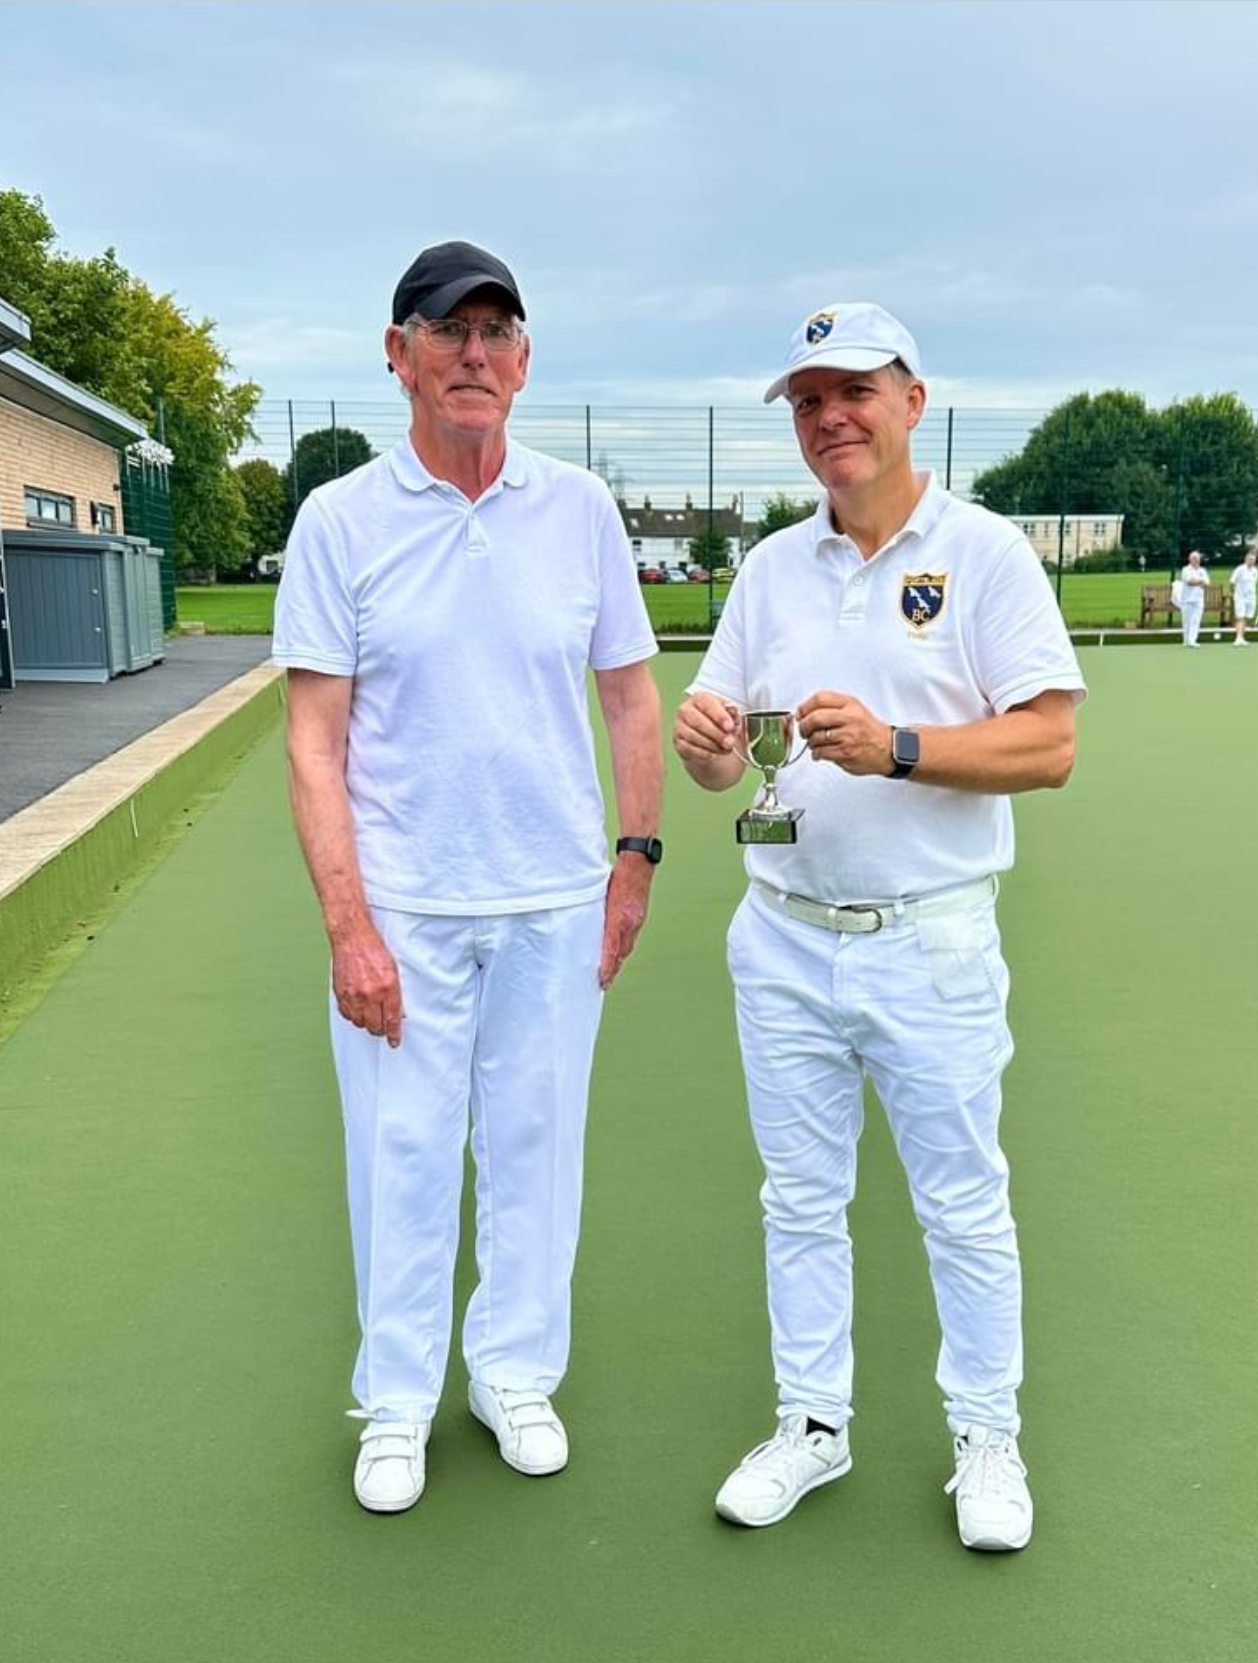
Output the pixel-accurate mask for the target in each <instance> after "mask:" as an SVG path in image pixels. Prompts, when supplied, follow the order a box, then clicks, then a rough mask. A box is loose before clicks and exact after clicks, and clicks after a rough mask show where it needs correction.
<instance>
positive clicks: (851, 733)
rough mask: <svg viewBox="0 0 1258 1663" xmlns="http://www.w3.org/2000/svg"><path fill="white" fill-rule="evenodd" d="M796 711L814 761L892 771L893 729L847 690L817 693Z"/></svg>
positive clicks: (848, 769) (849, 769) (853, 769)
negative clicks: (847, 692)
mask: <svg viewBox="0 0 1258 1663" xmlns="http://www.w3.org/2000/svg"><path fill="white" fill-rule="evenodd" d="M796 715H797V717H798V718H799V731H800V735H801V737H802V738H804V739H806V740H807V741H808V748H809V750H810V751H811V752H812V755H813V761H814V762H833V763H835V764H836V765H837V766H838V767H840V768H842V769H843V771H844V773H846V774H882V775H883V776H884V777H885V776H888V775H890V773H891V729H890V728H889V727H888V725H887V724H886V722H880V721H879V720H878V718H877V717H876V716H875V715H874V714H873V712H872V711H870V710H867V709H866V708H865V706H864V705H863V704H862V703H861V702H860V700H859V699H853V698H851V697H850V696H849V695H848V694H846V693H814V694H813V695H812V697H811V698H810V699H805V700H804V702H803V704H801V705H800V707H799V709H798V711H796Z"/></svg>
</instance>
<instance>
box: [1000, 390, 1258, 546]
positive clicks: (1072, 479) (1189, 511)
mask: <svg viewBox="0 0 1258 1663" xmlns="http://www.w3.org/2000/svg"><path fill="white" fill-rule="evenodd" d="M973 490H974V496H975V498H976V499H977V500H978V501H979V502H981V503H984V504H985V505H986V506H987V507H988V508H992V509H994V510H995V511H996V512H997V513H1001V514H1037V515H1044V514H1058V513H1066V514H1092V513H1096V514H1121V515H1123V548H1124V549H1125V551H1126V553H1127V556H1128V560H1129V563H1134V562H1135V561H1137V560H1138V558H1139V556H1140V555H1144V556H1146V558H1150V559H1152V560H1153V561H1155V562H1158V561H1163V560H1165V561H1166V562H1167V563H1168V564H1170V565H1171V566H1178V565H1179V564H1180V562H1181V561H1182V560H1183V557H1184V555H1185V554H1186V553H1187V552H1188V550H1189V549H1191V548H1199V549H1201V551H1202V553H1203V554H1205V555H1207V556H1209V557H1214V558H1217V557H1218V556H1220V555H1224V556H1226V555H1227V554H1228V553H1230V551H1231V550H1233V549H1234V548H1236V547H1237V546H1238V545H1239V544H1240V543H1241V542H1242V541H1243V540H1244V539H1245V538H1246V537H1247V536H1248V535H1249V534H1250V533H1251V532H1252V531H1253V529H1254V523H1255V517H1256V514H1258V424H1256V423H1255V421H1254V418H1253V416H1252V415H1251V414H1250V412H1249V411H1248V410H1247V409H1246V407H1245V406H1244V405H1243V404H1242V403H1241V401H1240V400H1239V399H1238V398H1236V397H1235V395H1234V394H1232V393H1215V394H1213V395H1211V396H1209V397H1200V396H1199V397H1196V398H1190V399H1186V400H1184V401H1183V402H1182V403H1177V404H1172V405H1170V406H1169V407H1168V408H1167V409H1165V410H1163V411H1156V410H1150V409H1149V408H1148V407H1147V406H1146V404H1145V402H1144V400H1143V399H1142V398H1140V397H1139V395H1138V394H1136V393H1126V392H1118V391H1112V392H1105V393H1097V394H1095V395H1094V394H1090V393H1079V394H1077V395H1076V396H1075V397H1074V398H1071V399H1067V400H1066V402H1065V403H1064V404H1061V405H1059V406H1058V407H1057V409H1056V410H1054V411H1052V412H1051V414H1050V415H1048V416H1046V417H1045V419H1044V420H1043V421H1042V422H1041V423H1040V425H1039V426H1038V427H1037V428H1036V429H1035V431H1034V432H1033V433H1032V434H1031V436H1030V438H1028V440H1027V442H1026V444H1025V445H1024V446H1023V448H1022V450H1021V452H1020V453H1019V454H1018V455H1017V456H1011V457H1006V458H1005V459H1004V460H1003V461H1002V462H998V463H997V464H996V465H995V467H992V468H988V469H987V470H986V471H985V472H983V473H980V474H979V475H977V476H976V478H975V480H974V487H973Z"/></svg>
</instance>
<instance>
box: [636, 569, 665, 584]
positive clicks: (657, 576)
mask: <svg viewBox="0 0 1258 1663" xmlns="http://www.w3.org/2000/svg"><path fill="white" fill-rule="evenodd" d="M664 581H665V578H664V574H663V572H662V571H661V570H660V569H659V567H658V566H639V567H638V582H639V583H663V582H664Z"/></svg>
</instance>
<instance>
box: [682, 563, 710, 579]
mask: <svg viewBox="0 0 1258 1663" xmlns="http://www.w3.org/2000/svg"><path fill="white" fill-rule="evenodd" d="M686 576H687V577H688V578H689V579H690V581H691V583H706V582H707V581H708V574H707V572H706V570H705V569H704V568H703V567H702V566H691V568H690V570H689V571H688V572H687V573H686Z"/></svg>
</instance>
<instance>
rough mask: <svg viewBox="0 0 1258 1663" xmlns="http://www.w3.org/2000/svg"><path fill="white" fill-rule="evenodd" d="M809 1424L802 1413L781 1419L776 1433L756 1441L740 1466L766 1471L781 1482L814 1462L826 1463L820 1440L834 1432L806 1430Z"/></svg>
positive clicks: (765, 1472)
mask: <svg viewBox="0 0 1258 1663" xmlns="http://www.w3.org/2000/svg"><path fill="white" fill-rule="evenodd" d="M807 1424H808V1422H807V1421H806V1420H805V1418H804V1417H803V1416H802V1415H792V1416H790V1417H789V1418H788V1419H786V1420H784V1421H782V1423H781V1424H780V1425H779V1427H778V1430H777V1432H776V1433H775V1434H774V1435H773V1437H771V1438H767V1439H766V1440H765V1442H764V1443H762V1444H757V1445H756V1447H755V1449H753V1450H751V1451H750V1452H749V1453H748V1454H747V1455H745V1456H744V1457H743V1459H742V1460H741V1461H740V1462H739V1469H740V1470H741V1471H744V1472H747V1471H751V1472H759V1473H763V1474H764V1475H765V1477H767V1478H771V1479H773V1480H774V1481H775V1482H778V1483H782V1482H786V1483H790V1482H792V1481H793V1480H794V1478H795V1477H796V1476H797V1474H798V1473H799V1470H800V1468H801V1467H806V1466H815V1465H816V1463H817V1462H821V1463H822V1464H823V1465H824V1464H825V1463H826V1456H825V1455H824V1454H823V1453H822V1450H821V1446H820V1444H819V1443H818V1442H817V1440H818V1439H820V1438H825V1437H828V1436H830V1435H831V1434H828V1433H825V1432H805V1431H804V1428H805V1427H806V1426H807Z"/></svg>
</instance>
